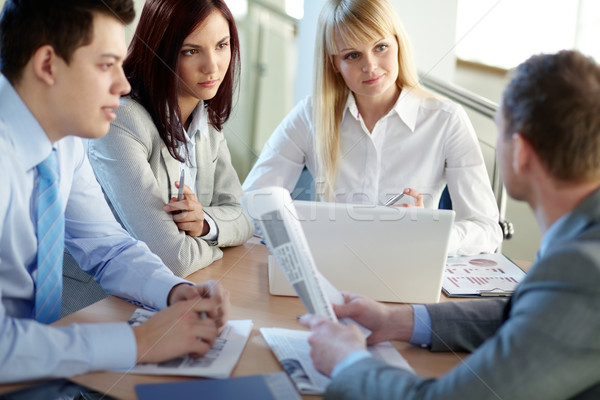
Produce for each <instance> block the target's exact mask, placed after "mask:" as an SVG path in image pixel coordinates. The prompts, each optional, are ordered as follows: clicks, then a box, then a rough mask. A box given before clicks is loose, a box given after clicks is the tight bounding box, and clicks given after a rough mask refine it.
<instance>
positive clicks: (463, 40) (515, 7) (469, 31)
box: [456, 0, 600, 69]
mask: <svg viewBox="0 0 600 400" xmlns="http://www.w3.org/2000/svg"><path fill="white" fill-rule="evenodd" d="M456 37H457V47H456V54H457V56H458V57H459V58H461V59H465V60H469V61H474V62H479V63H482V64H487V65H492V66H496V67H501V68H506V69H509V68H513V67H515V66H517V65H518V64H519V63H521V62H523V61H524V60H526V59H527V58H529V57H530V56H531V55H533V54H538V53H553V52H556V51H559V50H562V49H573V48H575V49H579V50H580V51H582V52H583V53H585V54H587V55H589V56H592V57H594V58H595V59H596V61H598V62H600V49H599V48H598V45H597V38H598V37H600V2H599V1H597V0H575V1H574V0H458V19H457V36H456Z"/></svg>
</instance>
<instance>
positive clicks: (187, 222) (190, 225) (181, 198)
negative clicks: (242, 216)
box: [163, 169, 210, 237]
mask: <svg viewBox="0 0 600 400" xmlns="http://www.w3.org/2000/svg"><path fill="white" fill-rule="evenodd" d="M184 179H185V174H184V170H183V169H182V170H181V176H180V177H179V182H175V185H176V186H177V188H178V191H177V198H175V197H173V198H171V201H170V202H169V204H165V206H164V207H163V210H165V211H166V212H169V213H171V214H172V215H173V221H175V223H176V224H177V227H178V228H179V230H182V231H184V232H185V233H186V234H188V235H190V236H196V237H199V236H204V235H206V234H207V233H208V232H209V230H210V226H209V225H208V222H206V221H205V220H204V211H203V210H202V204H200V202H199V201H198V197H196V194H195V193H194V192H193V191H192V189H190V187H189V186H187V185H185V184H184Z"/></svg>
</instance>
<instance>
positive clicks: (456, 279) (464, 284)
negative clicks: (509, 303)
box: [442, 254, 525, 297]
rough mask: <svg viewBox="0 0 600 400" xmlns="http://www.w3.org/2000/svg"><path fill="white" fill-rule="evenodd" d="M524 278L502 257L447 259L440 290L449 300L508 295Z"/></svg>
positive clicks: (484, 256)
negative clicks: (452, 298) (450, 298)
mask: <svg viewBox="0 0 600 400" xmlns="http://www.w3.org/2000/svg"><path fill="white" fill-rule="evenodd" d="M524 276H525V272H523V270H521V269H520V268H519V267H518V266H517V265H515V264H514V263H513V262H512V261H510V260H509V259H508V258H506V257H505V256H503V255H502V254H478V255H476V256H472V257H449V258H448V261H447V262H446V269H445V271H444V280H443V283H442V288H443V290H444V292H445V293H446V294H447V295H448V296H450V297H471V296H508V295H510V294H512V292H513V291H514V290H515V288H516V287H517V285H518V284H519V282H520V281H521V280H522V279H523V278H524Z"/></svg>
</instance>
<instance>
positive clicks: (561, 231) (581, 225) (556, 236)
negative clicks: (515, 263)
mask: <svg viewBox="0 0 600 400" xmlns="http://www.w3.org/2000/svg"><path fill="white" fill-rule="evenodd" d="M598 204H600V189H598V190H596V191H595V192H594V193H592V194H591V195H589V196H588V197H587V198H585V199H584V200H583V201H582V202H581V203H580V204H579V205H578V206H577V207H575V208H574V209H573V210H572V211H571V212H569V213H567V214H565V215H563V216H562V217H560V218H559V219H558V220H556V221H555V222H554V223H553V224H552V225H551V226H550V228H548V229H547V230H546V233H545V234H544V236H543V237H542V241H541V243H540V251H539V252H538V257H542V256H543V255H544V254H545V253H546V252H547V251H548V249H551V248H552V247H554V245H555V244H558V243H564V242H566V241H569V240H570V239H572V238H574V237H576V236H577V235H579V234H580V233H581V232H582V231H583V230H585V229H586V227H587V226H588V225H589V224H590V223H596V220H597V219H598V218H599V215H598V214H599V213H598V208H599V207H598Z"/></svg>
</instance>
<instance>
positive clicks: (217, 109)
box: [123, 0, 240, 161]
mask: <svg viewBox="0 0 600 400" xmlns="http://www.w3.org/2000/svg"><path fill="white" fill-rule="evenodd" d="M214 10H218V11H219V12H221V14H222V15H223V17H224V18H225V19H226V20H227V23H228V24H229V33H230V46H231V62H230V64H229V68H228V69H227V72H226V73H225V76H224V78H223V81H222V82H221V85H220V86H219V90H218V91H217V94H216V95H215V97H214V98H212V99H210V100H206V101H205V105H206V110H207V113H208V121H209V123H210V124H211V125H212V126H213V127H214V128H215V129H217V130H222V128H223V124H224V123H225V122H226V121H227V119H228V118H229V115H230V114H231V109H232V104H233V93H234V91H235V88H236V85H237V83H238V80H239V75H240V46H239V38H238V33H237V28H236V26H235V21H234V19H233V15H232V14H231V11H230V10H229V8H228V7H227V5H226V4H225V2H224V1H223V0H147V1H146V4H145V5H144V8H143V10H142V14H141V16H140V21H139V23H138V26H137V29H136V31H135V35H134V38H133V40H132V41H131V44H130V45H129V51H128V54H127V58H126V59H125V62H124V63H123V69H124V70H125V75H126V76H127V78H128V79H129V83H130V84H131V95H132V97H133V98H134V99H135V100H137V101H139V102H140V104H142V105H143V106H144V108H146V110H148V112H149V113H150V115H151V116H152V120H153V121H154V124H155V125H156V127H157V128H158V132H159V134H160V137H161V138H162V140H163V141H164V142H165V144H166V145H167V148H168V149H169V153H171V155H172V156H173V157H174V158H175V159H177V160H179V161H184V159H183V157H182V156H181V155H179V153H178V142H185V136H184V132H183V125H182V122H183V121H181V113H180V110H179V104H178V101H177V98H178V93H179V85H180V80H179V78H178V76H177V68H178V63H179V54H180V51H181V47H182V45H183V41H184V40H185V38H186V37H187V36H188V35H189V34H190V33H192V32H193V31H194V29H196V27H198V26H199V25H200V24H201V23H202V22H203V21H204V20H205V19H206V18H207V17H208V16H209V15H210V14H211V13H212V12H213V11H214Z"/></svg>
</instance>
